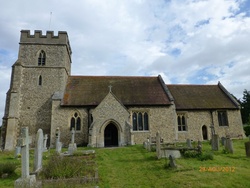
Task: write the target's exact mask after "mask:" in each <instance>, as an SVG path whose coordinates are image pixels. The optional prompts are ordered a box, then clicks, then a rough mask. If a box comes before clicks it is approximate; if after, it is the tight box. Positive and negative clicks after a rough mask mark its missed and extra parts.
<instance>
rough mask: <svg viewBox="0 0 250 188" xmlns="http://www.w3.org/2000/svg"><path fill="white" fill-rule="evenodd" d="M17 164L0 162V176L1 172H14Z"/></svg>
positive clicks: (9, 173)
mask: <svg viewBox="0 0 250 188" xmlns="http://www.w3.org/2000/svg"><path fill="white" fill-rule="evenodd" d="M16 168H17V165H16V164H15V163H13V162H7V163H2V164H1V163H0V176H2V175H3V174H8V175H11V174H13V173H14V172H15V170H16Z"/></svg>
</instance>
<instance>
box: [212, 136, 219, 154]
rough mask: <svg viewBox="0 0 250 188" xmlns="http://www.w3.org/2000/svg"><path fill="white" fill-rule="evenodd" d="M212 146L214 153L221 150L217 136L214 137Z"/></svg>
mask: <svg viewBox="0 0 250 188" xmlns="http://www.w3.org/2000/svg"><path fill="white" fill-rule="evenodd" d="M211 145H212V150H214V151H218V150H219V136H218V135H217V134H213V135H212V140H211Z"/></svg>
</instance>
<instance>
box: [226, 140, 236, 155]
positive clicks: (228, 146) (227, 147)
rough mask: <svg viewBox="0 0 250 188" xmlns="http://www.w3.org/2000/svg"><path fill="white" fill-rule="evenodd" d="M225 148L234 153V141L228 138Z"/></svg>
mask: <svg viewBox="0 0 250 188" xmlns="http://www.w3.org/2000/svg"><path fill="white" fill-rule="evenodd" d="M225 150H227V151H228V152H229V153H234V148H233V141H232V140H231V139H230V138H226V143H225Z"/></svg>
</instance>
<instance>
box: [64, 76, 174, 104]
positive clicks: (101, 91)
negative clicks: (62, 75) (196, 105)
mask: <svg viewBox="0 0 250 188" xmlns="http://www.w3.org/2000/svg"><path fill="white" fill-rule="evenodd" d="M109 86H112V93H113V94H114V95H115V96H116V97H117V99H118V100H119V101H121V103H122V104H123V105H124V106H127V105H130V106H133V105H138V106H140V105H146V106H148V105H154V106H155V105H171V101H169V99H168V96H167V95H166V93H165V91H164V90H163V88H162V86H161V83H160V82H159V79H158V77H143V76H70V77H69V78H68V82H67V85H66V88H65V92H64V96H63V100H62V102H61V105H62V106H97V105H98V104H99V103H100V102H101V101H102V100H103V98H104V97H105V96H106V95H107V93H108V91H109Z"/></svg>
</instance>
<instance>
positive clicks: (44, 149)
mask: <svg viewBox="0 0 250 188" xmlns="http://www.w3.org/2000/svg"><path fill="white" fill-rule="evenodd" d="M47 141H48V135H47V134H45V135H44V137H43V151H44V152H45V151H48V149H47Z"/></svg>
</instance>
